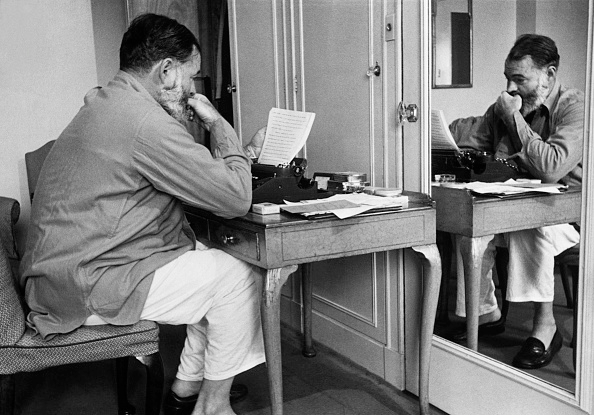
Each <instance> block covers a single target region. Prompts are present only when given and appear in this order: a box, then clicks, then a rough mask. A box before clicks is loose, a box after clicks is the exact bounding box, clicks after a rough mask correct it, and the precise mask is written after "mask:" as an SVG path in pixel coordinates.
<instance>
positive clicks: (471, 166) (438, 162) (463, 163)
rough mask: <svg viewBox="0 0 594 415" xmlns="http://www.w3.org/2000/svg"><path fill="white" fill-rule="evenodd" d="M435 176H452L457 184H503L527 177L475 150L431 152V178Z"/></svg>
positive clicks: (505, 163)
mask: <svg viewBox="0 0 594 415" xmlns="http://www.w3.org/2000/svg"><path fill="white" fill-rule="evenodd" d="M436 174H454V175H456V181H457V182H473V181H481V182H503V181H506V180H508V179H518V178H522V177H527V175H526V174H523V173H522V172H520V170H519V168H518V167H517V166H515V165H514V164H512V163H510V162H508V161H507V160H504V159H497V158H494V157H493V155H492V154H490V153H486V152H482V151H475V150H463V151H456V150H431V177H434V176H435V175H436Z"/></svg>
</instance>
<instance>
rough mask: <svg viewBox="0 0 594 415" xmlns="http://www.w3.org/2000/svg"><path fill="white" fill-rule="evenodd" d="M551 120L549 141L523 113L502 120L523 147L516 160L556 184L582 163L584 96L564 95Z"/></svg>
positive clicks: (537, 176)
mask: <svg viewBox="0 0 594 415" xmlns="http://www.w3.org/2000/svg"><path fill="white" fill-rule="evenodd" d="M504 94H507V93H504ZM502 95H503V94H502ZM507 95H509V94H507ZM520 102H521V101H520ZM520 105H521V104H520ZM549 117H550V121H549V125H550V126H551V134H550V135H549V137H548V138H546V139H543V138H542V137H541V136H540V135H539V134H537V133H536V132H534V131H533V130H532V128H530V125H529V124H528V123H527V122H526V120H525V119H524V117H523V116H522V115H521V114H520V112H519V110H514V111H512V112H511V113H510V114H508V115H503V116H502V119H503V121H504V122H505V124H506V127H507V130H508V132H509V134H510V136H511V138H512V141H513V140H517V141H519V142H520V143H521V145H522V149H521V150H520V151H519V152H518V153H517V154H515V155H514V156H513V157H512V158H513V159H514V160H515V161H516V162H517V163H518V164H519V165H520V166H521V167H523V168H524V169H526V170H527V171H528V172H529V173H530V174H531V175H532V176H534V177H536V178H538V179H541V180H542V181H543V182H545V183H556V182H558V181H560V180H561V179H563V178H564V177H565V176H567V175H568V174H569V173H570V172H571V171H572V170H574V169H575V168H576V166H578V164H579V163H580V162H581V161H582V155H583V145H584V137H583V126H584V101H583V95H581V94H573V93H571V95H569V96H565V97H563V96H561V97H560V98H559V104H558V106H557V108H556V109H553V110H552V113H551V114H549Z"/></svg>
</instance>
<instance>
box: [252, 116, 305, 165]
mask: <svg viewBox="0 0 594 415" xmlns="http://www.w3.org/2000/svg"><path fill="white" fill-rule="evenodd" d="M315 116H316V114H314V113H313V112H304V111H292V110H285V109H280V108H272V109H271V110H270V113H269V114H268V125H267V126H266V136H265V138H264V144H263V146H262V152H261V153H260V157H259V158H258V163H261V164H269V165H273V166H279V165H286V164H289V163H290V162H291V160H293V158H294V157H295V156H296V155H297V153H298V152H299V150H301V148H302V147H303V146H304V145H305V142H306V141H307V137H308V136H309V132H310V131H311V126H312V125H313V122H314V118H315Z"/></svg>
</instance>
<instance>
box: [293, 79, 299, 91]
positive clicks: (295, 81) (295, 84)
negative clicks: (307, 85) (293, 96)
mask: <svg viewBox="0 0 594 415" xmlns="http://www.w3.org/2000/svg"><path fill="white" fill-rule="evenodd" d="M293 92H299V81H297V77H296V76H294V77H293Z"/></svg>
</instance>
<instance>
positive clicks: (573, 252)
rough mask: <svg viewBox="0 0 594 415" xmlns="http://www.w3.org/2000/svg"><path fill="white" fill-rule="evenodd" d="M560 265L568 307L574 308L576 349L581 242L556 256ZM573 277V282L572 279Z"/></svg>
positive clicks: (573, 341)
mask: <svg viewBox="0 0 594 415" xmlns="http://www.w3.org/2000/svg"><path fill="white" fill-rule="evenodd" d="M555 262H556V263H557V265H558V266H559V274H561V282H562V283H563V290H564V291H565V298H566V300H567V308H572V309H573V338H572V339H571V346H572V347H573V348H574V351H575V333H577V300H578V279H579V265H580V244H577V245H575V246H574V247H571V248H569V249H567V250H565V251H563V252H561V253H560V254H559V255H557V256H556V257H555ZM570 279H571V283H570V281H569V280H570Z"/></svg>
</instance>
